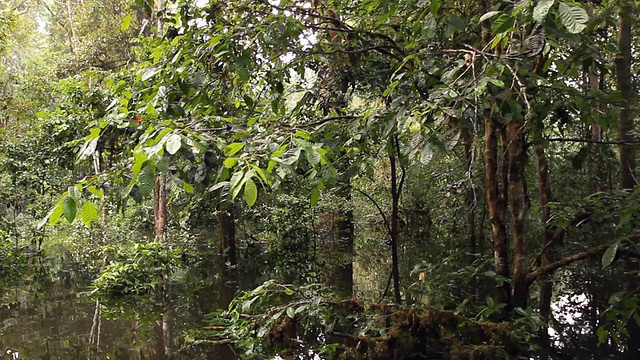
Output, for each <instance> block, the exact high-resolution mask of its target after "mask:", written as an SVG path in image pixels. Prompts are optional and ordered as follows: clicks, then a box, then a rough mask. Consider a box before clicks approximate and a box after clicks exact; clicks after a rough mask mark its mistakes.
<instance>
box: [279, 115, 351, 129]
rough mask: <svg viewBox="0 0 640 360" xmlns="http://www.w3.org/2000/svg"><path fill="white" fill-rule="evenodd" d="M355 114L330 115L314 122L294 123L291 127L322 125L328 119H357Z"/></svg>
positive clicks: (328, 120)
mask: <svg viewBox="0 0 640 360" xmlns="http://www.w3.org/2000/svg"><path fill="white" fill-rule="evenodd" d="M357 118H358V117H357V116H353V115H344V116H331V117H327V118H324V119H320V120H318V121H314V122H310V123H306V124H295V125H291V127H292V128H294V129H295V128H306V127H311V126H318V125H322V124H325V123H328V122H330V121H335V120H355V119H357Z"/></svg>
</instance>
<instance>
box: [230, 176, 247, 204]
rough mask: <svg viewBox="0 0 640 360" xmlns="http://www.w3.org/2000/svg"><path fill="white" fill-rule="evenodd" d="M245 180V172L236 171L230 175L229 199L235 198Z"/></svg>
mask: <svg viewBox="0 0 640 360" xmlns="http://www.w3.org/2000/svg"><path fill="white" fill-rule="evenodd" d="M245 181H247V174H246V173H245V172H243V171H237V172H235V173H233V175H231V179H230V180H229V182H230V185H231V199H235V198H236V196H238V194H239V193H240V190H241V189H242V187H243V185H244V183H245Z"/></svg>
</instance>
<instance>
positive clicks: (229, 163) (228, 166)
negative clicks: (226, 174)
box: [224, 158, 238, 169]
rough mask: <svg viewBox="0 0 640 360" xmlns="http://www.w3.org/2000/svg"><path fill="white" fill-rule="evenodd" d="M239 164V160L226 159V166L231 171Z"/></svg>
mask: <svg viewBox="0 0 640 360" xmlns="http://www.w3.org/2000/svg"><path fill="white" fill-rule="evenodd" d="M237 163H238V158H227V159H224V166H225V167H226V168H228V169H231V168H232V167H233V166H234V165H235V164H237Z"/></svg>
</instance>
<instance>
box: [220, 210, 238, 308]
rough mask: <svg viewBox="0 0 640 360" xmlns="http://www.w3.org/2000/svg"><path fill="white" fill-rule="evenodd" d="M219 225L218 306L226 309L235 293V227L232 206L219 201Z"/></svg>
mask: <svg viewBox="0 0 640 360" xmlns="http://www.w3.org/2000/svg"><path fill="white" fill-rule="evenodd" d="M218 223H219V224H220V299H219V302H218V306H219V307H220V308H221V309H226V308H228V307H229V304H230V303H231V301H232V300H233V297H234V296H235V292H236V272H235V266H236V262H237V260H236V225H235V221H234V216H233V205H230V204H226V203H225V202H224V201H221V203H220V208H219V209H218Z"/></svg>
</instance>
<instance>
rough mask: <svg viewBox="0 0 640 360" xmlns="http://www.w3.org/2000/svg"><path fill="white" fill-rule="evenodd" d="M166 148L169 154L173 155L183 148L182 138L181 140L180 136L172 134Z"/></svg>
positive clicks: (168, 138)
mask: <svg viewBox="0 0 640 360" xmlns="http://www.w3.org/2000/svg"><path fill="white" fill-rule="evenodd" d="M164 146H165V148H166V149H167V152H168V153H169V154H171V155H173V154H175V153H177V152H178V150H180V147H181V146H182V138H180V135H178V134H171V135H169V137H167V141H166V143H165V144H164Z"/></svg>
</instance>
